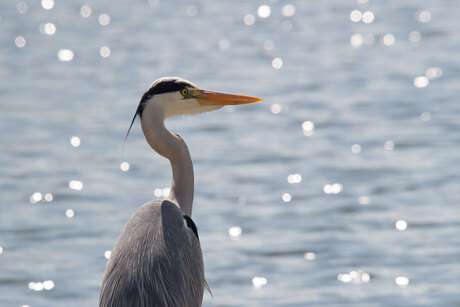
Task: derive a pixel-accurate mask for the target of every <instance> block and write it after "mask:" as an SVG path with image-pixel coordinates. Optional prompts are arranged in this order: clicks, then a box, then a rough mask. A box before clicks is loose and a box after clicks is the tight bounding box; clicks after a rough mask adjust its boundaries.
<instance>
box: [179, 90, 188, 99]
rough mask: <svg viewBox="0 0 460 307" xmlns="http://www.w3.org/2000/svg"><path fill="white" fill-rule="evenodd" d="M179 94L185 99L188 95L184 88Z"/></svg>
mask: <svg viewBox="0 0 460 307" xmlns="http://www.w3.org/2000/svg"><path fill="white" fill-rule="evenodd" d="M180 93H181V94H182V96H184V97H185V96H187V95H188V89H186V88H184V89H183V90H182V91H180Z"/></svg>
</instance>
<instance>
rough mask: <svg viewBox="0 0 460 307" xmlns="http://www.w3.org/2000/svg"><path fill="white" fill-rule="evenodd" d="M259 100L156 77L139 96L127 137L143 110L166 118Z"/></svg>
mask: <svg viewBox="0 0 460 307" xmlns="http://www.w3.org/2000/svg"><path fill="white" fill-rule="evenodd" d="M261 100H262V99H260V98H257V97H251V96H245V95H238V94H229V93H223V92H214V91H208V90H203V89H200V88H199V87H198V86H196V85H195V84H193V83H192V82H190V81H187V80H185V79H182V78H177V77H166V78H160V79H157V80H156V81H155V82H153V83H152V85H151V86H150V87H149V89H148V90H147V91H146V92H145V93H144V95H143V96H142V98H141V101H140V102H139V106H138V107H137V110H136V114H134V118H133V120H132V122H131V125H130V127H129V130H128V134H129V131H130V130H131V127H132V125H133V123H134V120H135V119H136V117H137V116H139V118H142V115H143V113H144V110H146V108H149V109H150V110H152V111H153V112H162V115H163V117H164V118H168V117H173V116H179V115H193V114H198V113H204V112H209V111H213V110H217V109H220V108H222V107H223V106H225V105H239V104H247V103H253V102H257V101H261ZM128 134H126V137H127V136H128ZM125 140H126V138H125Z"/></svg>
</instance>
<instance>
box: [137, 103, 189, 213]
mask: <svg viewBox="0 0 460 307" xmlns="http://www.w3.org/2000/svg"><path fill="white" fill-rule="evenodd" d="M164 120H165V112H164V108H163V107H162V105H160V104H158V103H156V101H154V100H152V101H150V102H149V103H148V104H147V105H146V107H145V109H144V111H143V113H142V116H141V126H142V131H143V132H144V135H145V138H146V140H147V142H148V143H149V145H150V146H151V147H152V148H153V150H155V151H156V152H157V153H159V154H160V155H162V156H163V157H165V158H167V159H169V161H170V163H171V167H172V173H173V174H172V175H173V179H172V183H171V192H170V193H169V197H168V199H169V200H170V201H171V202H173V203H175V204H176V205H177V206H178V207H179V208H181V209H182V211H183V212H184V213H185V214H187V215H188V216H191V215H192V206H193V190H194V178H193V164H192V159H191V158H190V152H189V151H188V148H187V145H186V144H185V142H184V140H182V138H181V137H180V136H179V135H178V134H174V133H171V132H170V131H169V130H168V129H166V127H165V125H164Z"/></svg>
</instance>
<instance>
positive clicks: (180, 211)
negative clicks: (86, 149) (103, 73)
mask: <svg viewBox="0 0 460 307" xmlns="http://www.w3.org/2000/svg"><path fill="white" fill-rule="evenodd" d="M260 100H262V99H260V98H256V97H251V96H244V95H237V94H228V93H220V92H213V91H207V90H202V89H200V88H198V87H197V86H196V85H194V84H193V83H191V82H189V81H187V80H184V79H181V78H161V79H158V80H156V81H155V82H153V84H152V85H151V86H150V88H149V89H148V90H147V91H146V92H145V93H144V95H143V96H142V99H141V100H140V102H139V105H138V107H137V110H136V113H135V114H134V117H133V120H132V122H131V125H130V127H129V129H128V133H127V134H126V137H127V136H128V134H129V131H130V130H131V127H132V125H133V123H134V121H135V119H136V117H139V118H140V121H141V126H142V131H143V132H144V135H145V138H146V140H147V142H148V143H149V145H150V146H151V147H152V148H153V150H155V151H156V152H157V153H159V154H160V155H162V156H163V157H165V158H167V159H169V161H170V163H171V167H172V177H173V178H172V183H171V189H170V193H169V196H168V198H167V199H164V200H160V199H155V200H152V201H150V202H148V203H146V204H144V205H143V206H141V207H140V208H139V209H138V210H137V212H136V213H135V214H134V215H133V216H132V217H131V218H130V219H129V221H128V223H127V224H126V226H125V227H124V229H123V231H122V233H121V235H120V237H119V238H118V241H117V243H116V245H115V247H114V249H113V251H112V253H111V256H110V259H109V261H108V263H107V267H106V270H105V274H104V279H103V282H102V288H101V293H100V297H99V306H101V307H102V306H103V307H108V306H110V307H118V306H119V307H122V306H137V307H142V306H162V307H163V306H180V307H186V306H190V307H194V306H200V305H201V303H202V300H203V292H204V289H205V287H206V288H208V286H207V283H206V280H205V276H204V267H203V256H202V253H201V246H200V242H199V238H198V231H197V228H196V226H195V223H194V222H193V220H192V219H191V216H192V205H193V192H194V177H193V164H192V160H191V158H190V153H189V150H188V148H187V145H186V144H185V142H184V140H183V139H182V138H181V137H180V136H179V135H178V134H176V133H172V132H170V131H169V130H168V129H167V128H166V127H165V125H164V121H165V119H166V118H169V117H173V116H179V115H192V114H198V113H203V112H208V111H213V110H217V109H220V108H222V107H223V106H224V105H239V104H246V103H252V102H257V101H260ZM125 141H126V138H125ZM208 290H209V288H208Z"/></svg>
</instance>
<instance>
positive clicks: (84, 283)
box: [0, 0, 460, 307]
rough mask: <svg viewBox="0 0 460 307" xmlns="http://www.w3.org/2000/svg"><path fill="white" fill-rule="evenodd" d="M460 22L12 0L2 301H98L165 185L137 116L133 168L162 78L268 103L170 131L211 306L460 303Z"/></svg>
mask: <svg viewBox="0 0 460 307" xmlns="http://www.w3.org/2000/svg"><path fill="white" fill-rule="evenodd" d="M286 5H291V6H286ZM265 6H267V7H268V8H269V10H268V9H267V7H265ZM88 8H89V9H90V14H89V16H87V15H88V12H89V11H88ZM355 10H358V11H359V12H354V13H353V11H355ZM366 12H367V14H366ZM369 12H372V13H369ZM104 14H106V15H107V16H108V17H109V20H108V19H107V16H104ZM267 14H268V15H267ZM84 16H87V17H84ZM264 16H265V17H264ZM458 16H460V2H459V1H454V0H451V1H448V0H445V1H430V0H424V1H418V0H417V1H415V0H414V1H409V0H407V1H398V0H391V1H373V0H370V1H365V0H359V1H358V2H357V1H300V0H298V1H165V0H160V1H155V0H150V2H149V1H147V0H145V1H141V0H136V1H107V0H105V1H99V0H98V1H96V0H88V1H84V2H80V1H77V2H71V1H56V2H53V1H50V0H43V1H42V2H41V3H40V1H30V0H25V1H21V2H20V1H2V3H1V4H0V48H1V49H0V80H1V82H0V128H1V136H0V150H1V155H0V174H1V176H0V247H1V248H0V306H22V305H29V306H34V307H35V306H96V305H97V298H98V295H99V289H100V284H101V280H102V276H103V272H104V268H105V264H106V261H107V259H106V257H105V254H106V251H109V250H111V249H112V248H113V245H114V244H115V241H116V239H117V237H118V235H119V233H120V232H121V230H122V228H123V226H124V224H125V223H126V221H127V220H128V218H129V217H130V216H131V215H132V214H133V213H134V212H135V211H136V209H137V208H138V207H140V205H142V204H143V203H145V202H147V201H149V200H150V199H152V198H155V197H156V196H155V195H160V194H161V193H162V192H163V189H164V188H167V187H169V184H170V179H171V173H170V166H169V163H168V162H167V161H166V160H165V159H164V158H162V157H160V156H159V155H157V154H156V153H154V152H153V151H152V150H151V149H150V147H149V146H148V145H147V143H146V142H145V139H144V137H143V135H142V132H141V129H140V127H139V123H138V122H136V123H135V125H134V129H133V131H132V133H131V135H130V137H129V139H128V141H127V144H126V148H125V152H124V154H122V153H121V149H122V144H123V138H124V135H125V133H126V131H127V128H128V126H129V123H130V120H131V118H132V116H133V114H134V112H135V110H136V107H137V103H138V101H139V99H140V97H141V96H142V94H143V92H144V91H145V90H146V89H147V88H148V86H149V85H150V83H151V82H152V81H154V80H155V79H156V78H159V77H163V76H181V77H183V78H186V79H189V80H191V81H192V82H194V83H196V84H197V85H199V86H201V87H202V88H206V89H212V90H220V91H227V92H237V93H242V94H248V95H253V96H258V97H262V98H264V101H263V102H261V103H257V104H253V105H247V106H241V107H236V108H225V109H222V110H219V111H216V112H213V113H207V114H202V115H197V116H192V117H183V118H174V119H170V120H168V122H167V126H168V127H169V128H170V129H171V130H173V131H175V132H178V133H180V134H181V136H182V137H183V138H184V139H185V141H186V142H187V144H188V146H189V149H190V151H191V154H192V158H193V161H194V165H195V176H196V179H195V202H194V209H193V210H194V211H193V218H194V221H195V223H196V224H197V226H198V229H199V233H200V239H201V244H202V249H203V254H204V261H205V269H206V277H207V280H208V283H209V285H210V287H211V289H212V291H213V297H212V298H211V296H210V295H205V298H204V304H203V305H204V306H314V305H321V306H323V305H341V304H343V305H353V306H357V305H362V306H459V305H460V235H459V234H460V212H459V209H460V181H459V179H460V178H459V172H460V169H459V165H460V158H459V157H460V155H459V152H460V117H459V116H460V114H459V113H460V112H459V109H460V107H459V98H458V97H459V94H460V90H459V89H460V88H459V84H460V53H459V52H460V20H459V18H458ZM352 19H353V20H355V21H356V22H355V21H353V20H352ZM47 23H51V24H52V25H50V24H47ZM53 26H54V28H53ZM103 47H106V48H103ZM101 48H102V49H101ZM66 49H68V50H70V51H71V52H69V51H61V53H59V51H60V50H66ZM109 52H110V54H109ZM58 54H60V58H59V57H58ZM65 60H70V61H65ZM72 137H77V138H74V139H72ZM71 140H73V144H74V145H79V146H73V145H72V144H71ZM78 143H79V144H78ZM123 162H127V163H129V170H128V171H123V170H122V169H121V164H122V163H123ZM123 166H124V167H126V164H123ZM290 175H291V176H290ZM69 209H70V210H69ZM398 221H399V222H398ZM240 229H241V235H238V234H239V230H240ZM229 231H230V233H231V234H233V236H231V235H230V234H229ZM255 277H256V278H255ZM257 277H258V278H257ZM254 278H255V279H254ZM46 281H48V282H46ZM50 281H52V282H50ZM44 282H45V283H44ZM265 283H266V284H265Z"/></svg>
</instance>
